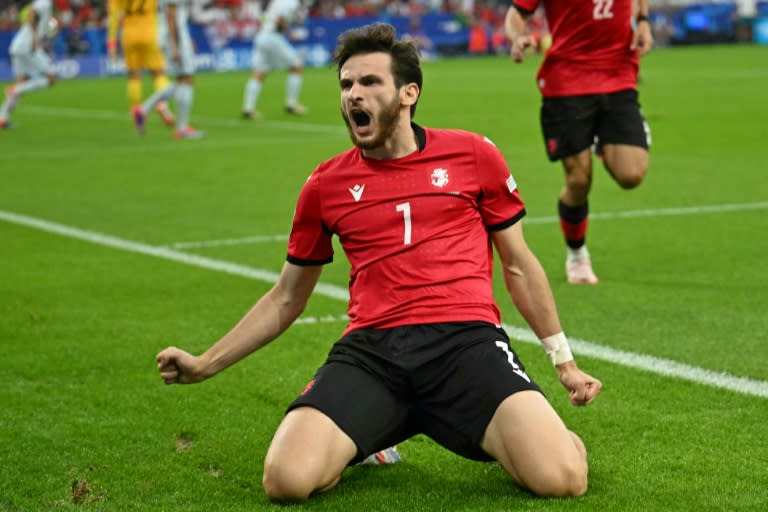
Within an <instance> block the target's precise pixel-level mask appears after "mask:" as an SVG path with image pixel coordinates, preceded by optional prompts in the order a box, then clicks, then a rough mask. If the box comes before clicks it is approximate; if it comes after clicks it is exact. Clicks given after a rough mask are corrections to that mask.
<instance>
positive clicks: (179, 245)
mask: <svg viewBox="0 0 768 512" xmlns="http://www.w3.org/2000/svg"><path fill="white" fill-rule="evenodd" d="M765 209H768V202H761V203H742V204H713V205H705V206H691V207H681V208H655V209H646V210H628V211H624V212H603V213H590V214H589V220H595V219H598V220H613V219H630V218H635V217H669V216H676V215H696V214H699V213H726V212H737V211H745V210H765ZM524 222H525V223H526V224H554V223H557V222H560V218H559V217H557V216H550V217H531V218H527V219H525V221H524ZM286 240H288V235H254V236H246V237H242V238H226V239H223V240H201V241H189V242H176V243H173V244H169V245H168V247H172V248H174V249H193V248H202V247H217V246H221V245H240V244H258V243H271V242H284V241H286Z"/></svg>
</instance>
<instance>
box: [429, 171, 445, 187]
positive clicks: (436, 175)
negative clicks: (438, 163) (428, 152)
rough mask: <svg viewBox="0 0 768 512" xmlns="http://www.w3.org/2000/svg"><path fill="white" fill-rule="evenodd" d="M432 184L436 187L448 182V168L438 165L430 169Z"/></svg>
mask: <svg viewBox="0 0 768 512" xmlns="http://www.w3.org/2000/svg"><path fill="white" fill-rule="evenodd" d="M432 184H433V185H434V186H436V187H440V188H442V187H444V186H446V185H447V184H448V169H443V168H442V167H438V168H437V169H435V170H434V171H432Z"/></svg>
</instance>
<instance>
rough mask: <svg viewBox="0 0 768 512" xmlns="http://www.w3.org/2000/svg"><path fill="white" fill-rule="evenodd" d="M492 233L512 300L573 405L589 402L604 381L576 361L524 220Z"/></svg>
mask: <svg viewBox="0 0 768 512" xmlns="http://www.w3.org/2000/svg"><path fill="white" fill-rule="evenodd" d="M492 236H493V243H494V245H495V247H496V250H497V251H498V253H499V257H500V259H501V264H502V271H503V275H504V283H505V285H506V287H507V290H508V291H509V294H510V296H511V297H512V301H513V302H514V303H515V306H516V307H517V309H518V311H520V314H521V315H522V316H523V318H525V320H526V322H527V323H528V325H529V326H530V327H531V329H532V330H533V332H534V333H535V334H536V336H537V337H538V338H539V340H541V344H542V346H543V348H544V350H545V351H546V352H547V355H548V356H549V358H550V360H551V361H552V364H553V365H554V366H555V368H556V369H557V373H558V377H559V379H560V383H561V384H562V385H563V386H564V387H565V388H566V389H567V390H568V393H569V395H570V399H571V402H572V403H573V404H574V405H586V404H588V403H589V402H591V401H592V400H593V399H594V398H595V397H596V396H597V394H598V393H599V392H600V389H601V388H602V383H601V382H600V381H599V380H597V379H595V378H594V377H592V376H590V375H588V374H586V373H584V372H583V371H581V370H580V369H579V368H578V366H577V365H576V361H575V360H574V359H573V355H572V354H571V350H570V348H569V346H568V340H567V339H566V337H565V334H563V329H562V326H561V324H560V318H559V316H558V313H557V307H556V305H555V299H554V297H553V295H552V289H551V288H550V286H549V280H548V279H547V276H546V274H545V272H544V269H543V268H542V266H541V264H540V263H539V260H538V259H537V258H536V256H535V255H534V254H533V253H532V252H531V250H530V249H529V248H528V244H527V243H526V242H525V239H524V237H523V228H522V223H521V222H517V223H515V224H513V225H512V226H510V227H508V228H506V229H503V230H500V231H494V232H493V235H492Z"/></svg>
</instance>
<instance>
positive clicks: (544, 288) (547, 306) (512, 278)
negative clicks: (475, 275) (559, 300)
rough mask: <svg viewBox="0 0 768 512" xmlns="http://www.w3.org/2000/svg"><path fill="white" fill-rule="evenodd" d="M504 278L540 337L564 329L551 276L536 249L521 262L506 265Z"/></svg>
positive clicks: (520, 309) (518, 305) (542, 337)
mask: <svg viewBox="0 0 768 512" xmlns="http://www.w3.org/2000/svg"><path fill="white" fill-rule="evenodd" d="M504 281H505V283H506V287H507V290H508V291H509V293H510V296H511V297H512V301H513V302H514V303H515V306H516V307H517V310H518V311H519V312H520V314H521V315H522V316H523V318H524V319H525V321H526V322H527V323H528V325H529V326H530V328H531V330H533V332H534V333H535V334H536V336H538V338H539V339H544V338H546V337H548V336H552V335H553V334H556V333H559V332H561V331H562V326H561V324H560V318H559V316H558V313H557V307H556V305H555V299H554V297H553V295H552V289H551V288H550V286H549V280H548V279H547V275H546V273H545V272H544V269H543V268H542V266H541V264H540V263H539V260H538V259H536V257H535V256H534V255H533V253H530V252H529V255H528V256H527V257H525V258H524V259H523V261H521V262H520V263H519V264H518V265H517V266H514V267H505V268H504Z"/></svg>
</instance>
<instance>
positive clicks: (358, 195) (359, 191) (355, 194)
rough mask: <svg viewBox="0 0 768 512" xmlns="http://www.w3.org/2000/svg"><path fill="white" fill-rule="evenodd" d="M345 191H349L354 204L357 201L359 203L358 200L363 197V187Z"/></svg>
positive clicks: (356, 186) (358, 186)
mask: <svg viewBox="0 0 768 512" xmlns="http://www.w3.org/2000/svg"><path fill="white" fill-rule="evenodd" d="M347 190H349V193H350V194H352V197H354V198H355V202H356V203H357V202H358V201H360V198H361V197H363V191H364V190H365V185H355V186H354V187H352V188H350V189H347Z"/></svg>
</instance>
